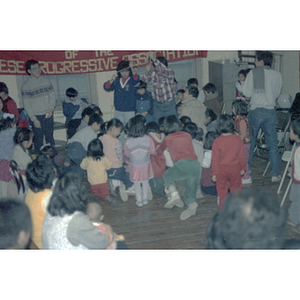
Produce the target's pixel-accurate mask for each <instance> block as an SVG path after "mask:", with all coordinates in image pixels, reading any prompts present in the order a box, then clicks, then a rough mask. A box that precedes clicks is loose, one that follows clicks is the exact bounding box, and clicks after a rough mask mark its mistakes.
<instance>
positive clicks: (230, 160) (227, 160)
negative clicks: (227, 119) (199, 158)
mask: <svg viewBox="0 0 300 300" xmlns="http://www.w3.org/2000/svg"><path fill="white" fill-rule="evenodd" d="M220 165H227V166H232V165H240V170H246V158H245V151H244V147H243V142H242V140H241V138H240V137H239V136H237V135H235V134H230V135H223V134H221V135H220V136H219V137H218V138H216V139H215V140H214V143H213V145H212V160H211V169H212V176H214V175H218V173H219V166H220Z"/></svg>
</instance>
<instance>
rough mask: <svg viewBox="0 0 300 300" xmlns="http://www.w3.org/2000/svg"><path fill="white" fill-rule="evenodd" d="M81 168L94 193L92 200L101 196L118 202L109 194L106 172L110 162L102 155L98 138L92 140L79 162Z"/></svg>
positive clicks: (101, 147)
mask: <svg viewBox="0 0 300 300" xmlns="http://www.w3.org/2000/svg"><path fill="white" fill-rule="evenodd" d="M80 167H81V168H82V169H83V170H86V171H87V179H88V182H89V183H90V185H91V190H92V192H93V195H94V201H95V202H96V201H98V200H99V199H100V198H101V197H102V198H103V199H104V200H106V201H108V202H110V203H111V204H112V205H114V206H117V205H118V202H117V200H116V199H114V198H112V197H111V196H110V194H109V190H108V183H107V173H106V170H109V169H110V168H111V167H112V162H111V161H110V160H109V159H108V158H107V157H106V156H105V155H104V152H103V145H102V142H101V141H100V140H99V139H94V140H92V141H91V142H90V143H89V145H88V148H87V156H86V158H84V159H83V160H82V162H81V164H80Z"/></svg>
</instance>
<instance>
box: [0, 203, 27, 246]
mask: <svg viewBox="0 0 300 300" xmlns="http://www.w3.org/2000/svg"><path fill="white" fill-rule="evenodd" d="M20 231H24V232H26V233H29V232H31V215H30V211H29V208H28V207H27V205H26V204H25V203H24V202H21V201H18V200H15V199H9V198H5V199H1V200H0V249H8V248H18V238H19V233H20ZM25 246H26V245H24V247H25Z"/></svg>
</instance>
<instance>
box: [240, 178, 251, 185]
mask: <svg viewBox="0 0 300 300" xmlns="http://www.w3.org/2000/svg"><path fill="white" fill-rule="evenodd" d="M249 183H252V179H251V177H249V178H247V179H242V184H249Z"/></svg>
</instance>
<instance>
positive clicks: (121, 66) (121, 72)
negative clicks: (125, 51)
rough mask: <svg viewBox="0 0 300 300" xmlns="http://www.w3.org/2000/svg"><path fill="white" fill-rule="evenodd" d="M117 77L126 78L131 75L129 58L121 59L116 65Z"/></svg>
mask: <svg viewBox="0 0 300 300" xmlns="http://www.w3.org/2000/svg"><path fill="white" fill-rule="evenodd" d="M117 73H118V77H123V78H127V77H128V76H132V70H131V68H130V67H129V60H121V61H120V62H119V63H118V65H117Z"/></svg>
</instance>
